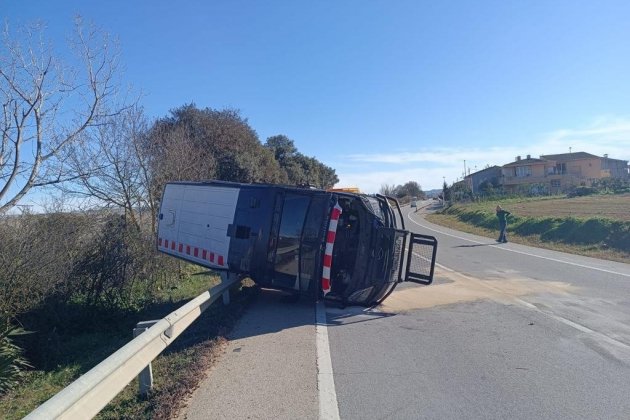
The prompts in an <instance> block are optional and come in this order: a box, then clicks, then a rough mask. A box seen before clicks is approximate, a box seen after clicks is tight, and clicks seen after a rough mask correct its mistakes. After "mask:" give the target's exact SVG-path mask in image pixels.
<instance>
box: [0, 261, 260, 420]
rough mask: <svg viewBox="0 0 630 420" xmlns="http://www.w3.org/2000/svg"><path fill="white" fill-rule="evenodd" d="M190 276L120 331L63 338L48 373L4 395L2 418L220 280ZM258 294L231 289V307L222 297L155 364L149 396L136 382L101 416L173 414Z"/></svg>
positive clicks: (20, 413) (247, 285) (19, 413)
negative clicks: (140, 392)
mask: <svg viewBox="0 0 630 420" xmlns="http://www.w3.org/2000/svg"><path fill="white" fill-rule="evenodd" d="M187 270H195V268H187ZM187 274H189V275H187V276H186V277H185V278H184V279H183V280H182V281H180V282H177V283H176V284H175V283H174V284H172V285H168V286H166V287H164V288H162V290H160V291H158V293H157V296H156V302H155V304H153V305H150V306H149V307H147V308H146V309H145V310H142V311H140V312H137V313H135V314H133V319H132V320H130V319H125V321H124V322H121V328H120V329H108V330H107V331H103V332H90V333H84V334H80V335H74V336H68V337H63V347H62V349H63V350H62V355H61V356H60V357H58V358H56V359H55V360H57V364H56V366H53V367H52V368H50V369H49V370H47V371H44V370H34V371H30V372H27V374H26V377H25V379H24V380H23V381H22V383H21V384H20V386H18V387H17V388H16V389H15V390H13V391H11V392H9V393H8V394H6V395H4V396H2V397H1V398H0V418H2V419H20V418H22V417H24V416H25V415H27V414H28V413H29V412H31V411H32V410H33V409H35V408H37V407H38V406H39V405H41V404H42V403H43V402H44V401H46V400H47V399H49V398H50V397H52V396H53V395H55V394H56V393H58V392H59V391H60V390H62V389H63V388H64V387H65V386H67V385H68V384H70V383H71V382H72V381H74V380H75V379H76V378H78V377H79V376H80V375H81V374H83V373H85V372H86V371H87V370H89V369H90V368H92V367H93V366H95V365H96V364H98V363H100V362H101V361H102V360H104V359H105V358H107V356H109V355H110V354H112V353H114V352H115V351H116V350H118V349H119V348H120V347H122V346H123V345H124V344H125V343H127V342H128V341H129V340H131V338H132V329H131V328H130V326H133V325H134V324H135V323H136V322H138V321H145V320H150V319H159V318H162V317H164V316H165V315H167V314H169V313H170V312H172V311H174V310H175V309H177V308H179V307H181V306H182V305H184V304H185V303H186V302H187V301H188V300H190V299H191V298H194V297H196V296H198V295H199V294H201V293H202V292H204V291H206V290H208V289H209V288H210V287H212V286H214V285H216V284H218V282H219V279H218V277H217V276H214V275H209V274H207V273H201V274H197V273H194V272H193V271H189V273H187ZM255 295H256V289H255V288H254V287H253V284H252V283H251V282H244V283H243V284H241V285H239V287H237V288H235V290H234V291H233V294H232V299H231V301H232V303H231V304H230V305H229V306H227V307H225V306H223V304H222V302H221V299H219V301H218V302H216V303H215V304H214V305H212V306H211V307H210V308H208V309H207V310H206V311H205V312H204V313H203V314H202V315H201V316H200V317H199V319H197V320H196V321H195V322H194V323H193V324H192V325H191V326H190V327H189V328H188V329H187V330H186V331H185V332H184V333H183V334H182V335H181V336H180V337H178V338H177V340H175V342H173V344H172V345H171V346H169V347H168V348H167V349H166V350H165V352H164V353H163V354H162V355H160V356H159V357H158V358H157V359H156V360H155V361H154V362H153V374H154V383H155V389H154V390H153V391H152V393H151V396H150V398H148V399H146V400H145V399H141V398H139V397H138V396H137V389H138V385H137V381H136V380H134V381H133V382H132V383H131V384H130V385H128V386H127V387H126V388H125V389H124V391H123V392H122V393H121V394H120V395H119V396H118V397H117V398H116V399H114V401H113V402H112V403H110V404H109V405H108V406H107V407H106V408H105V409H104V410H103V411H102V413H101V414H100V415H99V418H106V419H114V418H115V419H120V418H147V419H148V418H170V416H172V415H174V413H176V411H177V410H178V409H179V407H180V404H181V403H182V402H183V401H184V400H185V398H184V397H185V396H186V394H187V393H188V392H190V390H192V389H194V388H195V386H196V383H197V381H199V380H200V379H201V378H202V376H203V375H202V373H203V372H204V371H205V370H206V368H207V367H208V365H209V364H210V363H212V361H213V360H214V357H215V353H216V351H217V348H218V347H219V346H220V345H221V343H222V342H223V341H224V339H223V338H222V337H223V335H224V334H226V333H227V331H229V329H230V328H231V327H232V325H233V324H234V323H235V322H236V320H237V319H238V317H239V316H240V314H241V313H242V311H243V310H244V308H245V307H246V306H247V304H248V303H249V302H250V301H251V300H252V299H253V298H254V296H255Z"/></svg>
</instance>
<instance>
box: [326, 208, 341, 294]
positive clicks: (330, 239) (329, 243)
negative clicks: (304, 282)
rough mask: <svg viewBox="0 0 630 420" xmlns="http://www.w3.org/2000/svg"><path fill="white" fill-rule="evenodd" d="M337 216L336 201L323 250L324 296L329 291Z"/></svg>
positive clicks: (338, 209) (338, 210) (339, 213)
mask: <svg viewBox="0 0 630 420" xmlns="http://www.w3.org/2000/svg"><path fill="white" fill-rule="evenodd" d="M339 216H341V206H340V205H339V203H337V204H335V207H333V209H332V211H331V212H330V224H329V225H328V234H327V235H326V252H324V269H323V271H322V290H323V291H324V296H326V294H327V293H328V292H330V267H332V254H333V246H335V236H336V235H337V223H338V222H339Z"/></svg>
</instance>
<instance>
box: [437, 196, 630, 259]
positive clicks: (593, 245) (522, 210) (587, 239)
mask: <svg viewBox="0 0 630 420" xmlns="http://www.w3.org/2000/svg"><path fill="white" fill-rule="evenodd" d="M497 204H500V205H501V206H502V207H503V208H505V209H507V210H508V211H510V212H511V213H512V215H511V216H510V217H509V218H508V221H509V223H508V236H509V238H510V240H511V241H513V242H518V243H523V244H527V245H533V246H538V247H543V248H548V249H555V250H561V251H564V252H571V253H576V254H581V255H587V256H591V257H596V258H604V259H609V260H614V261H622V262H628V260H629V258H630V212H629V211H628V210H627V209H628V208H630V195H627V194H625V195H618V196H591V197H576V198H558V197H545V198H527V199H509V200H502V201H495V202H476V203H468V204H456V205H454V206H451V207H449V208H447V209H445V210H443V211H441V212H440V213H438V214H432V215H429V216H428V217H427V219H428V220H429V221H431V222H433V223H436V224H440V225H444V226H448V227H453V228H456V229H459V230H463V231H466V232H470V233H474V234H478V235H482V236H487V237H490V238H495V237H496V236H497V235H498V221H497V218H496V216H495V212H494V208H495V206H496V205H497Z"/></svg>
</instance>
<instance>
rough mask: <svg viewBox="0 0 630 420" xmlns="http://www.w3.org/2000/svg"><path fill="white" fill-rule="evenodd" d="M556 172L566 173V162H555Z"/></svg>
mask: <svg viewBox="0 0 630 420" xmlns="http://www.w3.org/2000/svg"><path fill="white" fill-rule="evenodd" d="M556 173H557V174H560V175H564V174H566V173H567V164H566V163H557V164H556Z"/></svg>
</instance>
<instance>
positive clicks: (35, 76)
mask: <svg viewBox="0 0 630 420" xmlns="http://www.w3.org/2000/svg"><path fill="white" fill-rule="evenodd" d="M70 47H71V51H72V52H73V53H74V54H73V57H74V61H73V62H64V61H63V60H62V59H61V58H60V56H59V55H56V54H55V52H54V51H53V49H52V46H51V45H50V43H49V42H47V41H46V40H45V39H44V27H43V25H42V24H34V25H30V26H25V27H23V28H21V29H19V30H18V31H17V32H16V33H13V32H11V31H10V28H9V25H8V24H6V25H5V28H4V33H3V38H2V41H1V42H0V104H1V105H2V110H1V111H0V112H1V115H0V136H1V137H0V214H2V213H5V212H6V211H8V210H9V209H11V208H12V207H13V206H15V205H16V204H17V203H18V202H19V201H20V199H22V198H23V197H24V195H26V194H27V193H28V192H29V191H30V190H31V189H33V188H37V187H42V186H47V185H53V184H58V183H61V182H64V181H66V180H68V179H72V178H73V177H76V176H78V175H80V174H76V173H73V172H72V171H70V170H69V168H68V167H67V165H66V162H65V161H64V156H66V155H65V154H64V151H65V149H66V148H67V147H68V146H69V145H71V144H72V143H73V142H76V141H77V139H78V138H79V136H80V135H81V133H83V132H85V131H86V130H89V129H90V128H91V127H94V126H96V125H98V124H99V123H100V122H101V121H102V119H103V118H104V117H106V116H108V115H111V114H112V109H114V108H115V106H114V100H115V98H116V95H117V86H118V85H117V81H116V74H117V67H118V51H117V48H116V47H115V44H114V43H112V42H111V40H110V39H109V37H108V36H107V34H105V33H103V32H101V31H100V30H98V29H96V28H94V27H93V26H90V25H85V24H84V23H83V22H82V20H81V18H80V17H77V18H76V20H75V32H74V37H73V39H72V41H71V42H70ZM118 109H120V107H118Z"/></svg>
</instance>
